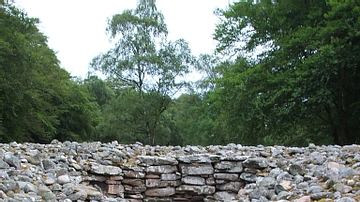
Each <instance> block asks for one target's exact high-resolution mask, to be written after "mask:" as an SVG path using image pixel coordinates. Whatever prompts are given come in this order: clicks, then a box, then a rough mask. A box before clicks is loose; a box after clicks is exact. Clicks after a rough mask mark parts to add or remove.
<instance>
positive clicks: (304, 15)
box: [214, 1, 360, 145]
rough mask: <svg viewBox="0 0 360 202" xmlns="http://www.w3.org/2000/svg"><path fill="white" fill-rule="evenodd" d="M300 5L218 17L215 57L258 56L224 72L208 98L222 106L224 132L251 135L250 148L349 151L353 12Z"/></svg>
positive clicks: (243, 6) (355, 8) (354, 82)
mask: <svg viewBox="0 0 360 202" xmlns="http://www.w3.org/2000/svg"><path fill="white" fill-rule="evenodd" d="M303 3H304V2H302V3H301V5H300V3H299V2H298V1H279V2H278V3H275V4H272V3H267V2H262V3H259V4H250V3H236V4H234V5H232V6H231V7H230V8H229V9H228V10H223V11H221V10H218V11H217V12H218V14H219V15H220V16H221V17H222V20H223V21H222V23H220V24H219V25H218V26H217V29H216V32H215V38H216V40H218V42H219V43H218V46H217V47H218V51H219V52H220V53H222V54H232V55H237V57H238V58H241V57H240V56H241V53H243V51H253V50H258V49H256V48H258V47H262V48H263V51H262V53H261V54H259V57H258V58H257V59H256V60H255V63H254V64H252V65H250V66H246V65H244V63H243V62H242V61H243V60H240V61H239V60H238V61H236V62H235V64H234V67H235V68H230V69H229V71H226V72H224V73H223V77H222V78H221V79H219V81H218V82H217V85H218V84H221V85H224V86H223V88H220V89H217V90H216V91H215V92H214V93H215V95H214V96H215V97H216V98H220V100H221V101H220V103H221V107H224V106H228V107H226V110H224V111H225V112H224V113H222V114H225V116H224V119H229V120H230V121H229V122H228V123H231V122H232V124H231V125H230V126H232V129H231V130H233V131H239V132H241V133H242V134H243V133H245V134H247V135H255V136H256V137H258V138H255V139H254V140H256V141H255V143H262V141H264V140H266V142H267V143H270V144H274V143H280V144H303V145H304V144H307V143H308V142H309V141H313V142H315V143H321V144H329V143H335V144H351V143H355V142H356V141H357V140H358V138H359V137H358V134H359V129H360V128H359V126H358V124H356V123H357V122H358V120H359V114H358V111H359V105H358V103H359V98H360V97H359V96H358V95H359V87H358V86H359V85H358V81H359V76H360V75H359V70H358V69H359V68H358V66H359V59H358V57H357V55H356V53H357V52H358V51H359V47H360V46H359V45H360V44H359V32H358V30H359V28H360V27H359V25H360V24H359V23H360V22H359V18H358V16H359V8H360V7H359V4H358V3H355V2H346V3H336V2H325V1H317V2H311V3H310V2H305V3H304V4H303ZM240 36H241V37H240ZM241 44H245V45H241ZM221 85H220V86H221ZM217 94H219V95H217ZM226 99H228V100H226ZM234 105H235V106H234ZM236 105H242V106H243V107H241V109H240V108H239V107H236ZM235 122H238V123H240V124H237V125H236V124H235ZM244 127H245V128H244ZM246 128H248V129H252V131H251V130H249V133H248V132H246V131H248V130H247V129H246ZM241 140H243V138H241ZM304 140H306V141H304ZM239 141H240V139H239ZM301 141H302V142H301ZM245 142H247V141H245ZM299 142H301V143H299Z"/></svg>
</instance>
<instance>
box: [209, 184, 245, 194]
mask: <svg viewBox="0 0 360 202" xmlns="http://www.w3.org/2000/svg"><path fill="white" fill-rule="evenodd" d="M243 186H244V183H242V182H228V183H225V184H219V185H216V188H217V189H219V190H222V191H232V192H238V191H239V190H240V188H241V187H243Z"/></svg>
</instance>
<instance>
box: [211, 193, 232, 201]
mask: <svg viewBox="0 0 360 202" xmlns="http://www.w3.org/2000/svg"><path fill="white" fill-rule="evenodd" d="M235 197H236V194H235V193H229V192H227V191H220V192H216V193H215V194H214V198H215V200H216V201H232V200H233V199H235Z"/></svg>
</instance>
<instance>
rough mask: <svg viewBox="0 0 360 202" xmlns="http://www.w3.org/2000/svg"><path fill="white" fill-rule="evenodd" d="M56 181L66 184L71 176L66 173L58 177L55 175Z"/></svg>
mask: <svg viewBox="0 0 360 202" xmlns="http://www.w3.org/2000/svg"><path fill="white" fill-rule="evenodd" d="M57 181H58V183H59V184H66V183H69V182H71V178H70V176H69V175H67V174H65V175H60V176H59V177H57Z"/></svg>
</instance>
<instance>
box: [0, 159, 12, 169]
mask: <svg viewBox="0 0 360 202" xmlns="http://www.w3.org/2000/svg"><path fill="white" fill-rule="evenodd" d="M9 167H10V166H9V164H8V163H6V162H5V161H3V160H2V159H0V169H6V168H9Z"/></svg>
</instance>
